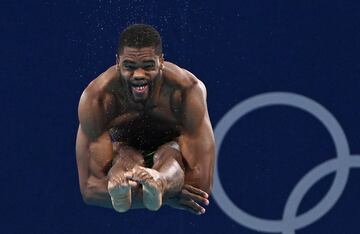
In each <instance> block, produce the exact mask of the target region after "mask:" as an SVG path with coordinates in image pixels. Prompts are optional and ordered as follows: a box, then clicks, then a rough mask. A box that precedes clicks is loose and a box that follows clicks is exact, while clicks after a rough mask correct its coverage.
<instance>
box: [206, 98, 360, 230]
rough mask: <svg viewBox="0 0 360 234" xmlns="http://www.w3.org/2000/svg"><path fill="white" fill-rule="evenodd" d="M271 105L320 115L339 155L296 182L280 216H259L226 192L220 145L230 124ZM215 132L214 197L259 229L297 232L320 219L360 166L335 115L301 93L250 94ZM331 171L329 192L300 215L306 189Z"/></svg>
mask: <svg viewBox="0 0 360 234" xmlns="http://www.w3.org/2000/svg"><path fill="white" fill-rule="evenodd" d="M272 105H285V106H292V107H296V108H299V109H301V110H304V111H306V112H308V113H310V114H311V115H313V116H314V117H315V118H317V119H318V120H319V121H320V122H321V123H322V124H323V125H324V126H325V127H326V129H327V130H328V132H329V133H330V135H331V138H332V139H333V142H334V144H335V148H336V154H337V157H336V158H333V159H330V160H327V161H325V162H324V163H322V164H320V165H318V166H317V167H315V168H314V169H312V170H311V171H310V172H308V173H307V174H306V175H305V176H304V177H303V178H302V179H301V180H300V181H299V182H298V183H297V184H296V186H295V187H294V189H293V190H292V192H291V194H290V196H289V198H288V200H287V202H286V205H285V208H284V212H283V217H282V219H281V220H269V219H263V218H259V217H256V216H253V215H250V214H248V213H246V212H245V211H243V210H241V209H240V208H238V207H237V206H236V205H235V204H234V203H233V202H232V201H231V200H230V198H229V197H228V196H227V195H226V192H225V191H224V189H223V187H222V185H221V181H220V177H219V171H218V158H219V152H220V147H221V144H222V141H223V140H224V138H225V135H226V133H227V132H228V131H229V130H230V128H231V127H232V126H233V125H234V124H235V122H236V121H237V120H239V119H240V118H241V117H243V116H244V115H246V114H248V113H249V112H251V111H254V110H256V109H259V108H262V107H266V106H272ZM214 133H215V139H216V163H215V174H214V189H213V193H212V194H213V196H214V199H215V201H216V203H217V204H218V206H219V207H220V208H221V210H222V211H223V212H224V213H225V214H227V215H228V216H229V217H230V218H231V219H232V220H234V221H236V222H237V223H239V224H240V225H243V226H245V227H247V228H250V229H253V230H256V231H262V232H270V233H272V232H281V233H283V234H294V233H295V231H296V230H297V229H301V228H304V227H306V226H308V225H310V224H312V223H313V222H315V221H317V220H318V219H320V218H321V217H322V216H324V215H325V214H326V213H327V212H328V211H329V210H330V209H331V208H332V207H333V206H334V205H335V203H336V202H337V201H338V199H339V198H340V196H341V194H342V192H343V190H344V188H345V185H346V183H347V180H348V176H349V170H350V168H352V167H360V157H359V156H357V157H354V155H353V156H351V155H350V150H349V145H348V141H347V139H346V136H345V133H344V131H343V129H342V128H341V126H340V124H339V123H338V121H337V120H336V119H335V117H334V116H333V115H332V114H331V113H330V112H329V111H328V110H326V109H325V108H324V107H323V106H322V105H320V104H319V103H317V102H315V101H314V100H312V99H309V98H307V97H305V96H302V95H299V94H294V93H287V92H271V93H264V94H259V95H256V96H254V97H251V98H248V99H246V100H245V101H242V102H240V103H239V104H237V105H236V106H235V107H233V108H232V109H231V110H230V111H229V112H227V113H226V114H225V115H224V116H223V117H222V119H221V120H220V121H219V123H218V124H217V126H216V128H215V131H214ZM332 172H336V173H335V179H334V181H333V183H332V185H331V188H330V190H329V192H328V193H327V194H326V195H325V197H324V198H323V199H322V200H321V201H320V202H319V203H318V204H317V205H316V206H315V207H313V208H312V209H310V210H309V211H307V212H306V213H304V214H301V215H298V216H297V211H298V208H299V205H300V203H301V201H302V199H303V198H304V196H305V195H306V193H307V192H308V191H309V190H310V189H311V187H312V186H313V185H314V184H315V183H316V182H317V181H319V180H320V179H321V178H323V177H324V176H326V175H328V174H330V173H332Z"/></svg>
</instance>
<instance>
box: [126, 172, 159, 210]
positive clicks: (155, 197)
mask: <svg viewBox="0 0 360 234" xmlns="http://www.w3.org/2000/svg"><path fill="white" fill-rule="evenodd" d="M131 179H132V180H134V181H136V182H138V183H140V184H142V188H143V203H144V206H145V207H146V208H147V209H149V210H153V211H155V210H158V209H160V207H161V205H162V196H163V192H164V187H165V180H164V179H163V178H162V176H161V175H160V173H159V172H158V171H156V170H154V169H150V168H145V167H141V166H137V167H135V168H134V169H133V173H132V178H131Z"/></svg>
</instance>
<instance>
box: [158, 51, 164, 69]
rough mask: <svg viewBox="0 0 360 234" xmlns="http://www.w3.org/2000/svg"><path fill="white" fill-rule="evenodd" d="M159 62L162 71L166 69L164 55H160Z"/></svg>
mask: <svg viewBox="0 0 360 234" xmlns="http://www.w3.org/2000/svg"><path fill="white" fill-rule="evenodd" d="M159 62H160V69H161V70H162V69H163V68H164V54H161V55H160V57H159Z"/></svg>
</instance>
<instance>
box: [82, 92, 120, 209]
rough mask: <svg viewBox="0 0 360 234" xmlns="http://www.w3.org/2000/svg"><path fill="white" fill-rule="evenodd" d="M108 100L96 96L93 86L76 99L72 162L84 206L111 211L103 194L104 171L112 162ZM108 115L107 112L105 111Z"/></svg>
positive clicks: (106, 180) (105, 191)
mask: <svg viewBox="0 0 360 234" xmlns="http://www.w3.org/2000/svg"><path fill="white" fill-rule="evenodd" d="M111 105H112V102H111V98H110V97H109V96H106V95H99V94H98V92H96V90H94V88H93V87H91V86H90V87H88V88H87V89H86V90H85V91H84V93H83V94H82V96H81V98H80V103H79V109H78V111H79V113H78V115H79V121H80V125H79V129H78V133H77V139H76V161H77V166H78V173H79V181H80V190H81V194H82V196H83V199H84V201H85V203H87V204H90V205H97V206H102V207H108V208H111V207H112V205H111V200H110V196H109V194H108V191H107V183H108V179H107V176H106V174H107V171H108V170H109V168H110V166H111V163H112V159H113V148H112V143H111V140H110V137H109V135H108V134H107V129H106V124H107V122H108V119H109V116H106V114H105V111H106V109H109V108H111ZM109 113H110V114H111V112H109Z"/></svg>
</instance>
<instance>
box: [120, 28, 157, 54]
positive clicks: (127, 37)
mask: <svg viewBox="0 0 360 234" xmlns="http://www.w3.org/2000/svg"><path fill="white" fill-rule="evenodd" d="M125 46H128V47H135V48H143V47H154V48H155V53H156V54H161V53H162V42H161V36H160V33H159V32H158V31H157V30H156V29H155V28H154V27H152V26H150V25H147V24H133V25H130V26H128V27H127V28H125V29H124V31H122V32H121V34H120V41H119V46H118V53H119V54H121V53H122V52H123V49H124V47H125Z"/></svg>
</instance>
